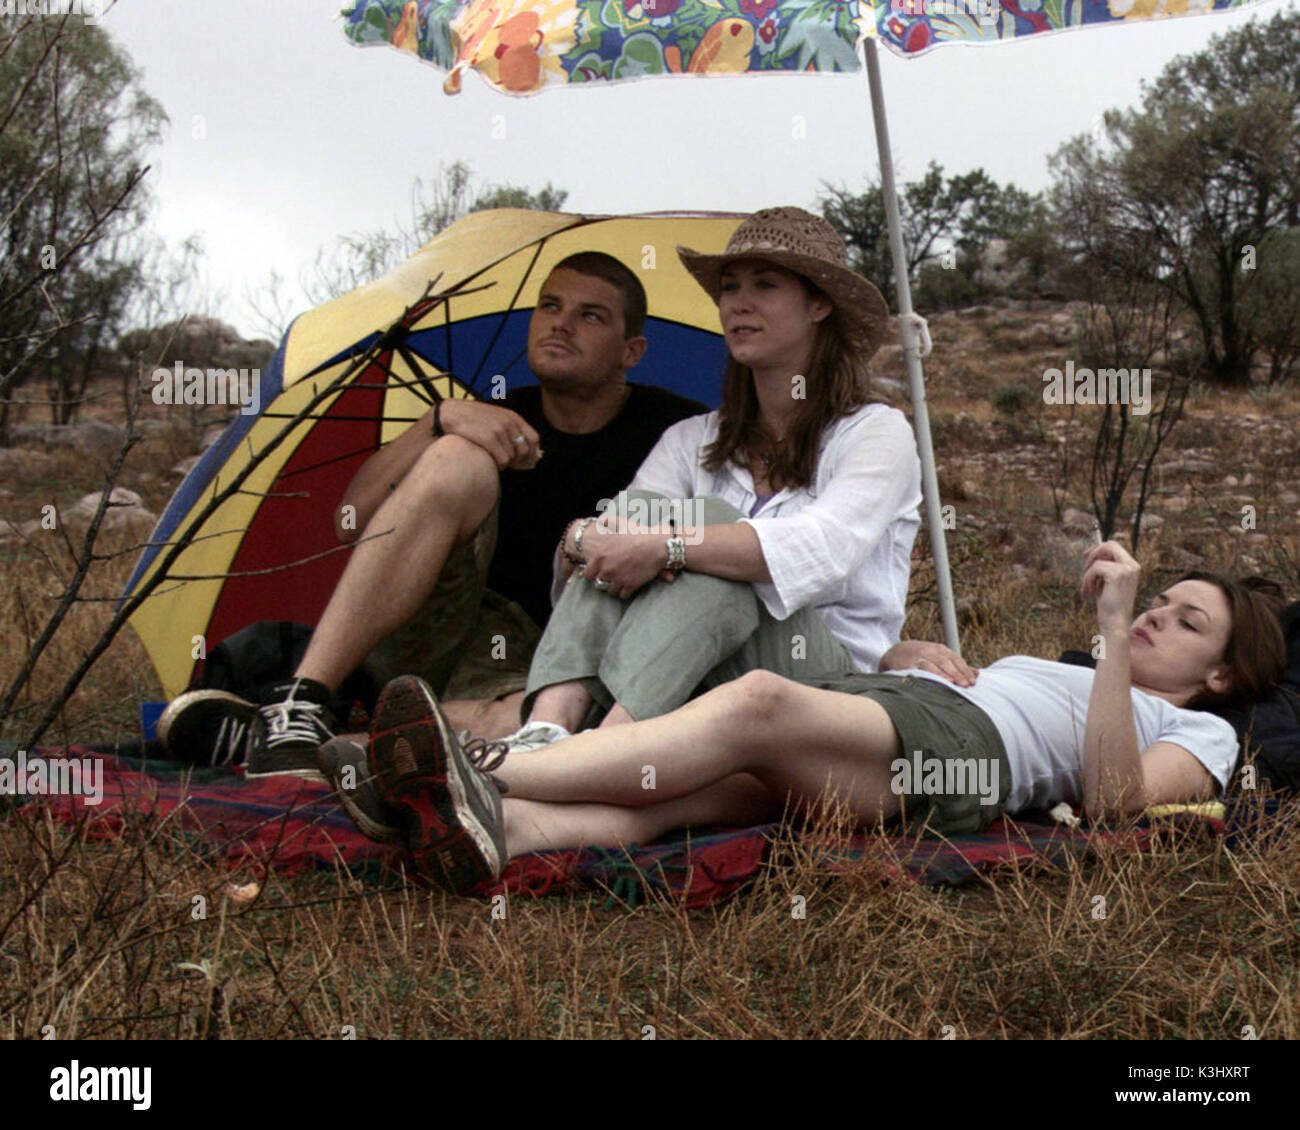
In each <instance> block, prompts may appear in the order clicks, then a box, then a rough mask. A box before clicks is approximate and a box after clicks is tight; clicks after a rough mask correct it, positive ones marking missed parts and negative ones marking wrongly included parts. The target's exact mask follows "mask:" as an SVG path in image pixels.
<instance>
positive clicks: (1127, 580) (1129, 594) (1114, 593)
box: [1082, 541, 1142, 634]
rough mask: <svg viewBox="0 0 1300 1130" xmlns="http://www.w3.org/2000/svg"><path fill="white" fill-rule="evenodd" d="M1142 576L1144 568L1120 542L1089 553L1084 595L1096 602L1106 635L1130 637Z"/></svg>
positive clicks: (1086, 564)
mask: <svg viewBox="0 0 1300 1130" xmlns="http://www.w3.org/2000/svg"><path fill="white" fill-rule="evenodd" d="M1141 576H1142V566H1141V565H1139V564H1138V563H1137V561H1136V560H1134V558H1133V556H1132V555H1131V554H1130V553H1129V552H1128V550H1126V549H1125V548H1124V547H1123V546H1122V545H1120V544H1119V542H1115V541H1108V542H1106V543H1105V544H1104V545H1096V546H1093V547H1092V549H1090V550H1088V556H1087V558H1086V559H1085V562H1084V570H1083V585H1082V592H1083V595H1084V596H1095V597H1096V598H1097V626H1098V627H1099V628H1100V629H1101V630H1102V632H1103V633H1105V632H1112V631H1113V632H1124V633H1125V634H1127V632H1128V630H1129V627H1130V625H1131V624H1132V623H1133V606H1134V604H1135V602H1136V601H1137V590H1138V581H1139V580H1140V579H1141Z"/></svg>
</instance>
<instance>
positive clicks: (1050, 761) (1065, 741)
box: [890, 655, 1237, 814]
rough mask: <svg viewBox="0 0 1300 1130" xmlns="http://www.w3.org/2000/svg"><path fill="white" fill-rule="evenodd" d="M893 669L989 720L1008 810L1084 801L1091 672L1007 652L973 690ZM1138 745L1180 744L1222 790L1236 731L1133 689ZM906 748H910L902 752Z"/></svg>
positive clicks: (929, 673)
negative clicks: (963, 701) (946, 691)
mask: <svg viewBox="0 0 1300 1130" xmlns="http://www.w3.org/2000/svg"><path fill="white" fill-rule="evenodd" d="M890 673H891V674H899V675H912V676H914V677H917V678H923V679H933V680H935V681H936V682H940V683H943V685H944V686H946V687H950V688H951V689H952V690H954V691H956V692H957V693H958V694H959V695H961V696H962V697H964V698H967V699H969V700H970V701H971V702H973V703H974V704H975V705H976V706H978V707H979V708H980V709H981V710H983V711H984V713H985V714H987V715H988V716H989V718H991V719H992V721H993V725H994V726H996V727H997V731H998V733H999V734H1000V735H1001V737H1002V744H1003V745H1004V746H1005V747H1006V751H1007V760H1008V761H1009V762H1010V764H1011V789H1010V793H1009V795H1008V797H1007V802H1006V806H1005V810H1006V811H1007V812H1008V813H1012V814H1014V813H1016V812H1020V811H1022V810H1023V809H1026V808H1049V807H1051V806H1052V805H1054V804H1057V803H1059V802H1060V801H1068V802H1069V803H1070V804H1072V805H1078V804H1080V803H1081V801H1082V797H1083V788H1082V767H1083V733H1084V726H1085V723H1086V722H1087V718H1088V699H1089V697H1090V696H1091V695H1092V680H1093V676H1094V675H1095V674H1096V672H1095V671H1093V670H1092V668H1090V667H1078V666H1075V665H1073V664H1069V663H1053V662H1051V661H1050V660H1047V659H1034V658H1033V657H1031V656H1028V655H1012V656H1009V657H1008V658H1006V659H999V660H998V661H997V662H996V663H992V664H990V665H989V666H988V667H983V668H981V669H980V672H979V677H978V678H977V679H976V680H975V685H974V686H973V687H959V686H956V685H955V684H953V683H950V682H949V681H948V680H947V679H945V678H943V677H942V676H941V675H936V674H935V673H934V672H933V671H918V670H909V671H897V672H890ZM1129 697H1130V698H1131V699H1132V701H1133V722H1134V724H1135V726H1136V728H1137V739H1138V748H1139V749H1143V750H1145V749H1146V748H1147V747H1148V746H1150V745H1152V744H1153V743H1155V742H1173V743H1174V744H1175V745H1179V746H1182V747H1183V749H1185V750H1187V752H1188V753H1190V754H1191V755H1192V756H1193V757H1194V758H1196V760H1197V761H1199V762H1200V763H1201V764H1202V765H1204V766H1205V768H1206V769H1207V770H1208V771H1209V773H1210V776H1212V777H1213V778H1214V779H1215V781H1216V782H1218V785H1219V791H1220V793H1222V791H1223V789H1224V787H1225V786H1226V785H1227V783H1228V777H1229V776H1230V774H1231V773H1232V767H1233V765H1235V764H1236V761H1237V735H1236V733H1235V732H1234V731H1233V729H1232V727H1231V726H1230V725H1229V724H1228V723H1227V722H1225V721H1224V720H1223V719H1222V718H1219V717H1218V716H1217V715H1214V714H1207V713H1206V712H1205V711H1203V710H1186V709H1184V708H1183V707H1180V706H1174V705H1173V704H1172V703H1169V702H1166V701H1165V700H1164V699H1163V698H1157V697H1155V696H1154V695H1149V694H1146V693H1145V692H1143V691H1139V690H1133V691H1131V692H1130V696H1129ZM905 752H907V751H905Z"/></svg>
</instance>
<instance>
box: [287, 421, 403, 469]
mask: <svg viewBox="0 0 1300 1130" xmlns="http://www.w3.org/2000/svg"><path fill="white" fill-rule="evenodd" d="M324 418H325V419H328V418H329V417H324ZM357 419H358V420H362V421H365V422H367V423H368V422H369V419H370V418H369V417H367V416H359V417H357ZM415 419H419V417H418V416H417V417H415ZM374 450H375V448H374V447H359V448H357V449H356V451H349V452H347V453H346V454H343V455H335V456H333V457H332V458H330V459H322V460H321V461H320V462H319V463H313V464H312V465H311V466H310V467H299V468H298V469H297V470H295V471H284V472H282V473H281V475H280V478H281V479H292V478H293V477H294V476H295V475H305V474H307V472H308V471H319V470H320V469H321V468H322V467H328V466H330V465H331V464H333V463H342V462H343V461H344V460H346V459H353V458H355V457H356V456H358V455H369V454H370V453H371V452H372V451H374Z"/></svg>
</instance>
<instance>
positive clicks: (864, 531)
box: [632, 404, 921, 671]
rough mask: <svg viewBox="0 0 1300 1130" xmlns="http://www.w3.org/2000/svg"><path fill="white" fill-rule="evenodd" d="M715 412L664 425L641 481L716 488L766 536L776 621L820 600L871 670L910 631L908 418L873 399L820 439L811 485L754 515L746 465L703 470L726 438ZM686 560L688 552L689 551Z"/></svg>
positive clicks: (692, 491) (764, 597) (913, 513)
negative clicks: (906, 622)
mask: <svg viewBox="0 0 1300 1130" xmlns="http://www.w3.org/2000/svg"><path fill="white" fill-rule="evenodd" d="M718 417H719V414H718V413H717V412H710V413H708V414H707V415H704V416H692V417H690V418H689V419H687V420H682V421H680V422H679V423H676V424H674V425H673V426H672V427H670V428H669V429H668V430H667V431H665V432H664V434H663V436H662V437H661V438H660V440H659V442H658V443H657V444H656V445H655V447H654V449H653V450H652V451H651V452H650V454H649V455H647V456H646V459H645V462H644V463H642V464H641V469H640V470H639V471H637V473H636V478H635V479H634V480H633V481H632V486H633V487H640V488H642V489H645V490H652V491H657V492H658V493H660V494H663V495H666V496H667V497H669V498H697V497H700V496H702V495H714V496H715V497H717V498H721V499H722V500H723V501H725V502H729V503H730V504H731V505H732V506H734V507H735V508H736V509H737V510H739V511H740V512H741V513H742V514H750V513H751V512H753V517H750V518H744V519H742V521H745V522H747V523H748V524H749V525H751V526H752V527H753V528H754V532H755V533H756V534H757V535H758V541H759V545H760V546H761V547H762V550H763V559H764V561H766V563H767V568H768V571H769V572H770V573H771V574H772V580H771V583H770V584H769V583H763V584H755V585H754V591H755V593H756V594H757V595H758V598H759V599H760V600H761V601H762V602H763V604H764V605H765V606H766V607H767V610H768V611H769V612H770V613H771V614H772V616H773V617H774V618H776V619H777V620H784V619H786V618H787V617H789V616H790V615H792V614H793V613H794V612H797V611H798V610H799V609H800V608H806V607H808V606H809V605H811V606H813V607H815V608H816V609H817V610H818V611H819V612H820V613H821V615H822V619H823V620H825V622H826V626H827V627H828V628H829V629H830V630H831V632H832V633H833V634H834V635H835V636H836V637H837V638H838V639H839V640H840V641H841V642H843V644H844V646H845V647H846V648H848V651H849V654H850V655H851V656H852V657H853V662H854V663H856V664H857V666H858V668H859V670H862V671H874V670H876V668H877V666H878V665H879V663H880V657H881V656H882V655H883V654H884V653H885V652H886V651H888V650H889V648H891V647H892V646H893V645H894V644H895V643H896V642H898V634H899V632H900V631H901V630H902V627H903V615H904V607H905V604H906V601H907V584H908V578H909V575H910V573H911V568H912V542H913V541H914V540H915V539H916V531H917V529H918V527H919V526H920V524H921V519H920V516H919V514H918V511H917V507H918V506H919V505H920V503H921V461H920V459H919V457H918V456H917V453H916V439H915V437H914V436H913V434H912V426H911V425H910V424H909V423H908V422H907V417H906V416H904V415H903V413H901V412H900V411H898V409H897V408H891V407H889V406H888V405H886V404H867V405H864V406H863V407H862V408H859V409H858V410H857V411H856V412H854V413H853V414H852V415H849V416H843V417H841V418H840V419H838V420H836V421H834V422H833V423H832V424H830V425H829V426H828V427H827V428H826V431H825V432H824V433H823V435H822V443H821V451H820V454H819V457H818V460H817V472H816V475H815V477H814V481H813V483H812V484H811V485H810V486H808V487H803V488H800V489H798V490H792V489H790V488H786V489H784V490H781V491H778V492H777V493H776V494H774V495H773V496H772V497H771V498H770V499H768V501H767V502H765V503H764V504H763V506H762V507H761V508H760V509H759V510H758V511H757V512H754V504H755V503H756V502H757V501H758V494H757V493H756V492H755V490H754V480H753V478H752V477H751V475H750V473H749V470H748V468H745V467H739V466H736V465H735V464H733V463H727V464H726V465H725V466H724V467H722V468H721V469H720V470H718V471H706V470H704V468H703V467H701V466H700V457H701V453H702V452H703V450H704V448H705V447H706V446H707V445H708V444H709V443H712V442H713V440H714V439H715V438H716V437H717V434H718ZM687 560H688V561H689V560H690V550H689V549H688V550H687Z"/></svg>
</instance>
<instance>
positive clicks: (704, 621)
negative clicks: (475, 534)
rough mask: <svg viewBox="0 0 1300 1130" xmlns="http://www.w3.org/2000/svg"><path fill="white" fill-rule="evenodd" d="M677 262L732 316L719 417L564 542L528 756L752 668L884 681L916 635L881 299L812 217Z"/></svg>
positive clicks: (679, 441)
mask: <svg viewBox="0 0 1300 1130" xmlns="http://www.w3.org/2000/svg"><path fill="white" fill-rule="evenodd" d="M678 253H679V255H680V257H681V260H682V263H683V264H684V265H685V266H686V268H687V270H689V271H690V272H691V274H692V275H693V276H694V277H695V279H696V280H697V281H698V282H699V283H700V285H701V286H702V287H703V288H704V290H705V291H706V292H707V293H708V294H709V296H710V297H711V298H712V299H713V300H714V301H715V302H716V303H717V304H718V312H719V317H720V319H721V322H722V331H723V336H724V339H725V341H726V344H727V348H728V350H729V351H730V360H729V362H728V365H727V370H726V374H725V378H724V387H723V404H722V407H721V409H720V410H719V411H716V412H713V413H709V414H708V415H704V416H696V417H693V418H691V419H688V420H684V421H682V422H681V423H679V424H676V425H674V426H673V427H671V428H670V429H668V431H667V432H665V433H664V436H663V438H662V439H661V440H660V442H659V444H658V445H657V446H656V447H655V448H654V450H653V451H652V452H651V453H650V455H649V456H648V457H647V458H646V461H645V463H643V464H642V466H641V469H640V471H639V472H638V473H637V476H636V479H635V480H634V482H633V483H632V486H631V487H630V488H629V489H628V490H627V491H625V492H621V494H620V497H619V499H618V500H616V501H615V502H614V504H613V505H611V506H610V507H609V508H608V509H607V510H606V511H605V513H604V514H602V515H601V516H599V517H595V516H593V517H587V518H578V519H575V520H574V521H573V522H572V523H571V524H570V525H569V527H568V529H567V530H566V531H565V534H564V537H563V539H562V541H561V544H560V547H559V551H558V553H557V564H558V566H559V567H558V568H557V592H559V599H558V602H557V604H556V609H555V612H554V614H553V615H552V618H551V621H550V624H549V626H548V628H547V631H546V633H545V635H544V636H543V639H542V641H541V643H540V644H539V646H538V649H537V652H536V653H535V656H534V660H533V664H532V668H531V670H530V674H529V682H528V688H527V692H526V696H525V700H524V705H523V717H524V718H525V719H527V720H528V722H527V724H526V725H525V726H524V728H523V729H522V730H520V731H518V732H517V733H516V734H515V735H513V736H512V738H511V739H508V741H509V742H510V743H511V748H512V749H529V748H536V747H537V746H540V745H545V744H548V743H549V742H550V741H553V740H556V739H558V738H561V737H565V736H567V734H568V733H569V732H571V731H574V730H577V729H579V728H581V727H582V726H583V724H584V721H586V722H593V721H594V720H595V719H596V717H598V716H599V715H600V714H602V713H603V714H604V715H605V718H604V721H603V723H602V724H603V725H613V724H616V723H620V722H630V721H633V720H638V719H642V718H648V717H653V716H656V715H659V714H663V713H666V712H667V711H669V710H672V709H675V708H676V707H678V706H680V705H682V703H684V702H686V701H687V699H688V698H690V697H691V696H692V694H694V693H696V692H697V691H698V690H700V689H704V688H707V687H710V686H715V685H717V684H719V683H721V682H725V681H727V680H729V679H733V678H736V677H738V676H740V675H742V674H744V673H745V672H746V671H749V670H754V669H756V668H766V669H768V670H775V671H778V672H780V673H783V674H786V675H788V676H790V677H791V678H813V679H815V678H829V677H835V676H839V675H844V674H848V673H851V672H857V671H874V670H875V669H876V667H877V665H878V663H879V660H880V657H881V655H882V654H883V653H884V652H885V651H886V650H887V649H888V648H889V647H890V646H891V645H892V644H893V643H895V642H896V641H897V639H898V634H899V631H900V629H901V628H902V624H903V615H904V602H905V600H906V596H907V587H908V576H909V572H910V562H911V551H912V542H913V540H914V538H915V536H916V530H917V527H918V525H919V518H918V514H917V506H918V504H919V503H920V499H921V492H920V462H919V459H918V457H917V453H916V446H915V441H914V439H913V435H912V429H911V427H910V425H909V424H908V421H907V419H906V417H904V415H903V414H902V413H901V412H899V411H898V410H897V409H894V408H891V407H888V406H886V405H883V404H877V403H872V402H871V401H870V400H869V378H868V375H867V371H866V364H867V361H868V360H869V359H870V358H871V356H872V355H873V354H874V353H875V352H876V350H877V348H879V345H880V343H881V340H882V339H883V337H884V335H885V332H886V328H887V325H888V323H889V310H888V307H887V306H886V304H885V300H884V299H883V298H882V297H881V295H880V292H879V291H878V290H877V289H876V288H875V287H874V286H873V285H872V284H871V283H870V282H868V281H867V280H866V279H864V278H863V277H862V276H860V275H858V274H856V273H855V272H853V271H852V270H850V269H849V268H848V266H847V265H846V254H845V247H844V243H843V241H842V240H841V239H840V238H839V236H838V235H837V234H836V232H835V230H834V229H833V228H832V227H831V226H830V224H828V223H827V222H826V221H825V220H822V219H821V218H820V217H817V216H814V215H812V214H810V213H808V212H805V211H803V210H802V209H799V208H771V209H767V210H764V211H761V212H757V213H755V214H754V215H753V216H751V217H749V218H748V219H747V220H745V221H744V222H743V223H742V224H741V225H740V227H739V228H737V229H736V232H735V234H734V235H733V236H732V239H731V241H730V243H729V244H728V245H727V248H726V250H725V251H724V252H723V253H722V254H720V255H705V254H700V253H698V252H695V251H690V250H687V249H685V248H679V249H678Z"/></svg>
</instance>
